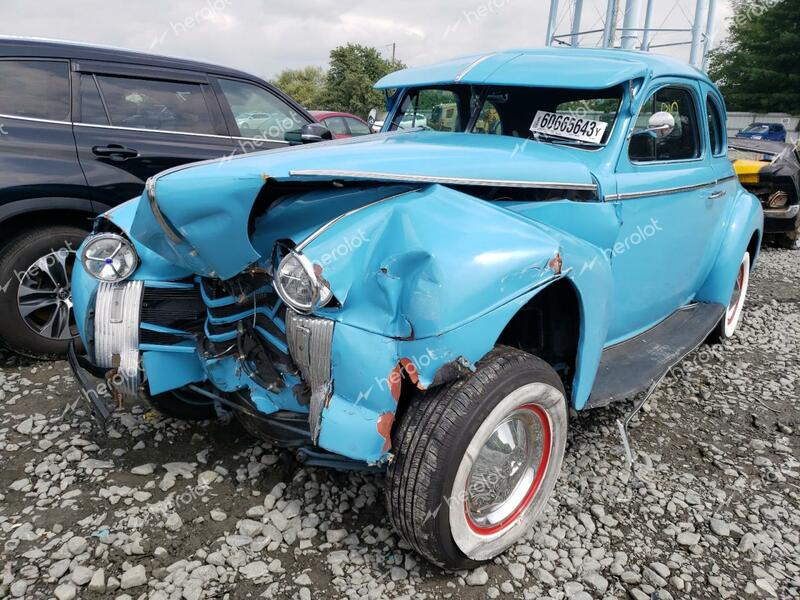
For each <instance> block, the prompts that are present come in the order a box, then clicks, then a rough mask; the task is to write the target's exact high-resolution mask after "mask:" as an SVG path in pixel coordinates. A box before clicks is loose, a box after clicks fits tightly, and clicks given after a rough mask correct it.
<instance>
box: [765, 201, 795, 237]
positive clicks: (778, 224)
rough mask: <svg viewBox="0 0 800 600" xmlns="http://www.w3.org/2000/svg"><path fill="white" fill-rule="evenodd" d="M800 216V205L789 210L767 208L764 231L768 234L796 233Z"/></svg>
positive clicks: (790, 207)
mask: <svg viewBox="0 0 800 600" xmlns="http://www.w3.org/2000/svg"><path fill="white" fill-rule="evenodd" d="M798 215H800V205H799V204H795V205H794V206H789V207H788V208H765V209H764V231H765V232H766V233H786V232H789V231H794V230H795V229H796V228H797V219H798Z"/></svg>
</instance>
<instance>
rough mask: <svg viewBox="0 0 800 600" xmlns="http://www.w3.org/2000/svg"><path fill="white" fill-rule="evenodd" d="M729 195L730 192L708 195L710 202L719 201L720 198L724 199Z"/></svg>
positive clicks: (718, 191)
mask: <svg viewBox="0 0 800 600" xmlns="http://www.w3.org/2000/svg"><path fill="white" fill-rule="evenodd" d="M727 195H728V192H726V191H725V190H717V191H716V192H711V193H710V194H709V195H708V199H709V200H719V199H720V198H724V197H725V196H727Z"/></svg>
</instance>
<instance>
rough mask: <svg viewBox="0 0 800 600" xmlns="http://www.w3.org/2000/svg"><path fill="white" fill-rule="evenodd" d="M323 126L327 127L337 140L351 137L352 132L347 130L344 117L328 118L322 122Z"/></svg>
mask: <svg viewBox="0 0 800 600" xmlns="http://www.w3.org/2000/svg"><path fill="white" fill-rule="evenodd" d="M322 124H323V125H325V127H327V128H328V129H329V130H330V132H331V133H332V134H333V135H334V137H336V138H337V139H339V138H349V137H350V130H349V129H348V128H347V123H346V122H345V120H344V117H327V118H326V119H323V120H322Z"/></svg>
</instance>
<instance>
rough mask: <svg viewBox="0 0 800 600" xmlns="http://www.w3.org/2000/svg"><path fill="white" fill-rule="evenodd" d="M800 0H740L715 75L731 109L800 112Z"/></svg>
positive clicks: (716, 55) (712, 67)
mask: <svg viewBox="0 0 800 600" xmlns="http://www.w3.org/2000/svg"><path fill="white" fill-rule="evenodd" d="M798 54H800V2H798V1H797V0H779V1H778V2H775V0H735V1H734V16H733V17H732V18H731V21H730V35H729V37H728V39H727V40H726V42H725V43H724V44H723V45H722V46H721V47H720V48H719V49H718V50H716V51H715V52H714V53H713V54H712V55H711V62H710V68H709V75H710V76H711V78H712V79H714V80H715V81H716V82H717V83H718V84H719V86H720V88H721V90H722V93H723V94H724V95H725V99H726V102H727V104H728V108H729V109H731V110H742V111H754V112H788V113H792V114H798V113H800V60H798V58H797V57H798Z"/></svg>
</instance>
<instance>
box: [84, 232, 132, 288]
mask: <svg viewBox="0 0 800 600" xmlns="http://www.w3.org/2000/svg"><path fill="white" fill-rule="evenodd" d="M80 258H81V264H82V265H83V268H84V269H85V270H86V272H87V273H88V274H89V275H91V276H92V277H94V278H95V279H97V280H98V281H104V282H107V283H116V282H118V281H123V280H125V279H127V278H128V277H130V276H131V275H132V274H133V272H134V271H135V270H136V267H138V266H139V256H138V255H137V254H136V250H135V249H134V247H133V244H131V243H130V242H129V241H128V240H126V239H125V238H124V237H122V236H121V235H117V234H116V233H100V234H98V235H92V236H89V237H88V238H87V240H86V241H85V242H84V244H83V249H82V251H81V257H80Z"/></svg>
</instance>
